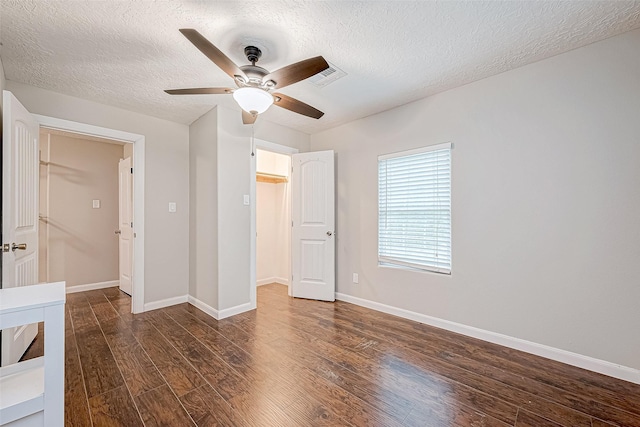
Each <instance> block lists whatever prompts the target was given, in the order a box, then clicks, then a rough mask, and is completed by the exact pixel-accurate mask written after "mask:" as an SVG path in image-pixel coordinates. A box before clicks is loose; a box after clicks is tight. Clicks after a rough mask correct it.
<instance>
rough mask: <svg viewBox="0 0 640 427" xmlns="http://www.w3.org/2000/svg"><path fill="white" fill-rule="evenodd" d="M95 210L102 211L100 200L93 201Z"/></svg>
mask: <svg viewBox="0 0 640 427" xmlns="http://www.w3.org/2000/svg"><path fill="white" fill-rule="evenodd" d="M92 206H93V209H100V200H98V199H93V204H92Z"/></svg>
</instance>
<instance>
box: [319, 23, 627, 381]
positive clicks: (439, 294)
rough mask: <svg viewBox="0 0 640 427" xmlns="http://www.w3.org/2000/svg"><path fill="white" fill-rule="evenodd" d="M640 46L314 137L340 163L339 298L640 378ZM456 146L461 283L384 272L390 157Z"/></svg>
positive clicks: (544, 65)
mask: <svg viewBox="0 0 640 427" xmlns="http://www.w3.org/2000/svg"><path fill="white" fill-rule="evenodd" d="M638 46H640V30H636V31H633V32H629V33H626V34H623V35H620V36H617V37H614V38H610V39H607V40H604V41H602V42H599V43H596V44H593V45H590V46H587V47H584V48H581V49H577V50H574V51H571V52H568V53H565V54H562V55H559V56H556V57H553V58H550V59H547V60H544V61H540V62H537V63H534V64H531V65H528V66H526V67H523V68H519V69H516V70H513V71H509V72H506V73H503V74H500V75H497V76H494V77H491V78H487V79H484V80H481V81H478V82H475V83H472V84H469V85H466V86H463V87H460V88H457V89H454V90H450V91H448V92H444V93H441V94H438V95H436V96H432V97H430V98H426V99H423V100H420V101H417V102H414V103H411V104H408V105H405V106H401V107H398V108H395V109H393V110H390V111H387V112H384V113H380V114H377V115H375V116H371V117H368V118H365V119H362V120H358V121H355V122H352V123H349V124H346V125H344V126H340V127H337V128H334V129H331V130H328V131H325V132H322V133H319V134H315V135H312V137H311V148H312V150H323V149H333V150H336V152H337V183H336V187H337V256H336V257H337V290H338V292H341V293H345V294H348V295H352V296H356V297H361V298H364V299H368V300H372V301H376V302H380V303H384V304H388V305H391V306H395V307H400V308H403V309H407V310H410V311H414V312H417V313H422V314H426V315H430V316H435V317H438V318H442V319H446V320H450V321H454V322H458V323H461V324H465V325H470V326H474V327H477V328H481V329H485V330H489V331H493V332H498V333H502V334H506V335H509V336H512V337H517V338H521V339H524V340H528V341H532V342H536V343H540V344H545V345H549V346H552V347H556V348H559V349H565V350H568V351H571V352H575V353H579V354H583V355H587V356H591V357H594V358H597V359H602V360H605V361H609V362H613V363H616V364H621V365H624V366H627V367H630V368H636V369H640V357H638V356H639V355H640V340H638V328H639V327H640V310H639V309H638V304H639V303H640V286H639V284H640V262H639V259H640V221H639V218H640V191H639V190H638V189H639V188H640V143H639V142H638V141H639V140H638V136H639V135H640V50H638ZM447 141H450V142H453V144H454V149H453V163H452V167H453V184H452V185H453V190H452V203H453V204H452V214H453V230H452V231H453V242H452V244H453V271H452V275H451V276H446V275H439V274H429V273H418V272H412V271H405V270H399V269H391V268H381V267H378V266H377V231H376V230H377V188H376V187H377V175H376V172H377V156H378V155H379V154H383V153H389V152H395V151H400V150H406V149H411V148H416V147H421V146H425V145H430V144H437V143H441V142H447ZM353 272H358V273H359V274H360V284H357V285H356V284H353V283H351V274H352V273H353Z"/></svg>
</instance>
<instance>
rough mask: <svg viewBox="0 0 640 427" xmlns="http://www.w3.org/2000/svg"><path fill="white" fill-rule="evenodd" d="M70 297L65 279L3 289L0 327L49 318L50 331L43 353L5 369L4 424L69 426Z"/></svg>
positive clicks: (1, 375) (0, 402)
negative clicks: (67, 348)
mask: <svg viewBox="0 0 640 427" xmlns="http://www.w3.org/2000/svg"><path fill="white" fill-rule="evenodd" d="M65 299H66V294H65V282H57V283H47V284H43V285H32V286H21V287H17V288H8V289H0V329H6V328H12V327H15V326H21V325H28V324H32V323H38V322H44V335H45V337H44V338H45V339H44V356H43V357H39V358H37V359H31V360H27V361H25V362H19V363H15V364H13V365H8V366H4V367H2V368H0V426H11V427H22V426H25V427H26V426H38V427H41V426H45V425H46V426H47V427H49V426H50V427H62V426H63V425H64V304H65ZM45 397H46V398H45Z"/></svg>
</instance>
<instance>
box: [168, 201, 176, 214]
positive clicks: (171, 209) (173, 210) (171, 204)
mask: <svg viewBox="0 0 640 427" xmlns="http://www.w3.org/2000/svg"><path fill="white" fill-rule="evenodd" d="M177 211H178V205H177V204H176V202H169V213H176V212H177Z"/></svg>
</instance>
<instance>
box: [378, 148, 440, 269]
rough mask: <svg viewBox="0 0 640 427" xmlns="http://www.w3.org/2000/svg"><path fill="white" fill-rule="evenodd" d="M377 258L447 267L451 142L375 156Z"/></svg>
mask: <svg viewBox="0 0 640 427" xmlns="http://www.w3.org/2000/svg"><path fill="white" fill-rule="evenodd" d="M378 262H379V264H381V265H395V266H404V267H411V268H417V269H421V270H428V271H435V272H439V273H447V274H449V273H451V144H450V143H447V144H439V145H435V146H431V147H425V148H420V149H417V150H410V151H404V152H401V153H394V154H387V155H384V156H379V157H378Z"/></svg>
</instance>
